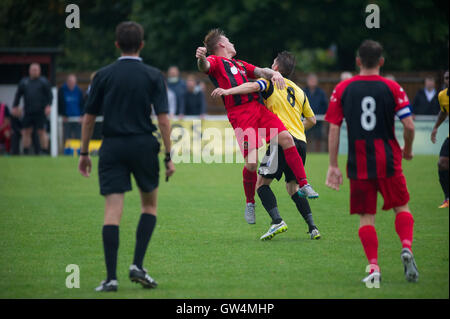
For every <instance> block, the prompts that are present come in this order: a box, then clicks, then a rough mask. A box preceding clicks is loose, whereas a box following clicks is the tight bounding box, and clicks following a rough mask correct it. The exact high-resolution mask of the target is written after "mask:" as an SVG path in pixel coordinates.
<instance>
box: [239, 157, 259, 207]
mask: <svg viewBox="0 0 450 319" xmlns="http://www.w3.org/2000/svg"><path fill="white" fill-rule="evenodd" d="M242 176H243V184H244V192H245V197H246V199H247V203H255V188H256V171H254V172H251V171H249V170H248V169H247V167H245V166H244V170H243V171H242Z"/></svg>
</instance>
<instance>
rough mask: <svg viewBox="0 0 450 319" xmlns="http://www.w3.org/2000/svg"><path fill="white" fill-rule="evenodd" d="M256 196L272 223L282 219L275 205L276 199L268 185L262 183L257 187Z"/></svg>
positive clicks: (279, 221)
mask: <svg viewBox="0 0 450 319" xmlns="http://www.w3.org/2000/svg"><path fill="white" fill-rule="evenodd" d="M258 196H259V198H260V199H261V202H262V204H263V206H264V208H265V209H266V211H267V212H268V213H269V215H270V217H271V218H272V224H279V223H281V221H282V220H283V219H282V218H281V216H280V212H279V211H278V207H277V199H276V198H275V195H274V194H273V192H272V190H271V189H270V186H269V185H262V186H260V187H259V188H258Z"/></svg>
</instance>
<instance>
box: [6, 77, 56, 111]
mask: <svg viewBox="0 0 450 319" xmlns="http://www.w3.org/2000/svg"><path fill="white" fill-rule="evenodd" d="M22 96H23V98H24V110H25V114H28V115H30V114H41V113H44V110H45V107H46V106H47V105H50V104H52V100H53V95H52V91H51V88H50V83H49V82H48V80H47V79H46V78H45V77H43V76H40V77H38V78H36V79H31V78H29V77H26V78H23V79H22V80H21V81H20V83H19V86H18V88H17V92H16V95H15V96H14V102H13V107H14V106H18V105H19V103H20V98H21V97H22Z"/></svg>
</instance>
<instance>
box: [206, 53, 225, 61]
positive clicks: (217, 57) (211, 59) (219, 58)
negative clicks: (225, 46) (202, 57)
mask: <svg viewBox="0 0 450 319" xmlns="http://www.w3.org/2000/svg"><path fill="white" fill-rule="evenodd" d="M206 59H207V60H208V61H210V62H211V61H221V60H224V59H225V58H224V57H222V56H218V55H214V54H210V55H208V56H207V57H206Z"/></svg>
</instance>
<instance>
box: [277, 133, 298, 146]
mask: <svg viewBox="0 0 450 319" xmlns="http://www.w3.org/2000/svg"><path fill="white" fill-rule="evenodd" d="M278 144H280V145H281V147H282V148H283V149H286V148H289V147H292V146H294V140H293V139H292V136H291V134H289V133H288V131H283V132H281V133H280V134H278Z"/></svg>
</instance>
